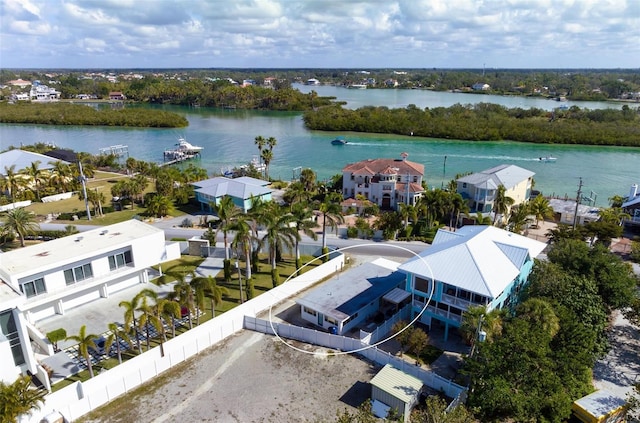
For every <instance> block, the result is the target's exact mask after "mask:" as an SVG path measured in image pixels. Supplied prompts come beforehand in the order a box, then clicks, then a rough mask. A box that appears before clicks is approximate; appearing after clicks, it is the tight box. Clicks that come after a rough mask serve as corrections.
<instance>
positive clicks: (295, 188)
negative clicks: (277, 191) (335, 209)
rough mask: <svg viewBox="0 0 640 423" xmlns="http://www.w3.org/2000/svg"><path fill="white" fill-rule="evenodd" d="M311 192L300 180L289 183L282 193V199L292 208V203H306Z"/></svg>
mask: <svg viewBox="0 0 640 423" xmlns="http://www.w3.org/2000/svg"><path fill="white" fill-rule="evenodd" d="M311 196H312V192H311V191H309V190H307V189H306V188H305V186H304V184H303V183H302V182H300V181H295V182H292V183H290V184H289V186H288V187H287V189H286V190H285V193H284V195H283V198H284V200H285V201H286V202H287V203H289V205H290V207H291V208H293V205H294V204H299V203H306V202H308V201H309V200H310V199H311Z"/></svg>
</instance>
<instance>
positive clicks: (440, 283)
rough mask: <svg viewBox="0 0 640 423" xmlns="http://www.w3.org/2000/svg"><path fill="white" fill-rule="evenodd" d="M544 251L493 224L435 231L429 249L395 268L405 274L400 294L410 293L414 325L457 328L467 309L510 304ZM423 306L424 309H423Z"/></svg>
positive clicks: (538, 243) (447, 330)
mask: <svg viewBox="0 0 640 423" xmlns="http://www.w3.org/2000/svg"><path fill="white" fill-rule="evenodd" d="M545 247H546V244H545V243H542V242H540V241H536V240H534V239H531V238H527V237H524V236H522V235H518V234H515V233H513V232H507V231H505V230H502V229H498V228H496V227H494V226H484V225H477V226H476V225H471V226H463V227H462V228H460V229H458V230H457V231H455V232H451V231H447V230H443V229H440V230H439V231H438V233H437V234H436V237H435V238H434V240H433V244H432V245H431V247H430V248H429V249H427V250H425V251H423V252H422V253H420V254H419V257H413V258H411V259H410V260H408V261H407V262H405V263H404V264H402V265H401V266H400V267H399V268H398V270H400V271H404V272H406V273H407V275H408V276H407V286H406V288H405V289H406V291H408V292H411V294H412V304H413V312H414V315H415V314H417V313H421V312H422V314H421V316H420V321H421V322H423V323H425V324H427V325H432V324H434V323H436V322H438V324H441V325H444V334H445V339H446V338H447V336H448V334H449V328H451V327H454V328H458V327H460V324H461V322H462V315H463V313H464V312H465V311H466V310H467V308H469V306H472V305H485V306H486V307H487V311H491V310H493V309H501V308H504V307H509V306H510V305H512V304H514V302H515V300H516V299H517V294H518V292H519V291H520V289H521V288H522V287H523V286H524V285H526V283H527V280H528V277H529V273H530V272H531V269H532V267H533V259H534V258H536V257H537V256H538V255H539V254H540V253H541V252H542V250H544V248H545ZM425 305H426V309H425Z"/></svg>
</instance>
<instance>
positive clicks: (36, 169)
mask: <svg viewBox="0 0 640 423" xmlns="http://www.w3.org/2000/svg"><path fill="white" fill-rule="evenodd" d="M23 172H24V174H25V175H28V176H29V178H31V181H32V182H33V186H34V189H35V194H36V199H37V200H40V184H41V183H42V182H43V181H44V171H43V170H42V169H40V161H39V160H36V161H35V162H31V164H30V165H29V166H28V167H27V168H26V169H24V170H23Z"/></svg>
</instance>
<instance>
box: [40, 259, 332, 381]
mask: <svg viewBox="0 0 640 423" xmlns="http://www.w3.org/2000/svg"><path fill="white" fill-rule="evenodd" d="M283 259H284V261H283V262H281V263H278V269H279V274H280V280H281V282H284V281H285V280H286V279H287V278H288V277H289V276H290V275H291V274H292V273H293V272H294V271H295V270H296V269H295V259H294V258H293V257H284V258H283ZM312 260H314V257H311V256H303V257H302V262H303V263H308V262H310V261H312ZM203 261H204V258H202V257H195V256H182V257H181V258H179V259H176V260H172V261H169V262H166V263H163V264H162V265H161V268H162V271H163V273H164V272H170V273H171V272H176V273H182V274H188V273H190V272H193V271H195V269H196V268H197V267H198V265H200V263H202V262H203ZM320 264H321V261H320V260H315V261H314V262H313V263H312V264H310V265H309V266H307V267H306V268H305V269H304V270H305V271H308V270H309V268H312V267H316V266H319V265H320ZM153 268H154V269H156V270H158V268H159V267H158V266H153ZM241 268H242V269H244V264H243V263H242V262H241ZM165 279H166V280H165V283H169V282H171V281H173V280H175V279H173V278H171V277H165ZM253 280H254V287H255V288H254V291H255V295H256V296H258V295H260V294H263V293H264V292H266V291H268V290H269V289H271V288H272V287H273V285H272V283H271V266H270V265H269V264H268V263H267V257H266V256H264V257H262V256H261V260H260V265H259V271H258V272H257V273H254V274H253ZM152 282H154V283H158V280H157V279H155V280H153V281H152ZM216 282H217V284H218V285H219V286H224V287H226V288H227V289H228V290H229V293H228V294H227V295H224V296H223V299H222V302H221V303H219V304H217V305H216V308H215V312H216V316H217V315H219V314H221V313H224V312H225V311H228V310H231V309H232V308H234V307H237V306H238V305H239V304H240V295H239V293H240V289H239V283H238V274H237V272H235V269H234V272H233V274H232V281H231V282H230V283H227V282H225V281H224V275H223V273H222V271H220V273H219V274H218V275H217V276H216ZM242 283H243V287H246V279H245V277H244V276H243V277H242ZM245 300H246V297H245ZM210 306H211V302H210V301H209V299H205V304H204V308H203V309H201V310H200V312H201V315H200V318H199V323H200V324H202V323H204V322H206V321H208V320H211V318H212V314H211V310H210ZM192 323H193V325H194V327H195V326H196V319H193V321H192ZM187 330H189V327H188V323H185V324H184V325H182V326H179V327H177V328H176V336H178V335H180V334H182V333H184V332H186V331H187ZM171 335H172V333H171V332H167V339H171V338H172V336H171ZM158 345H160V339H159V338H154V339H152V340H151V342H150V346H151V348H154V347H156V346H158ZM146 350H147V347H146V345H145V343H142V351H143V352H144V351H146ZM137 355H138V353H137V352H135V351H133V350H129V351H126V352H123V353H122V360H123V361H126V360H130V359H131V358H133V357H135V356H137ZM117 365H118V359H117V357H111V358H109V359H107V360H104V361H102V362H100V363H98V364H97V365H94V366H93V372H94V375H96V374H99V373H100V371H101V370H102V369H111V368H113V367H115V366H117ZM86 380H89V371H88V370H83V371H81V372H80V373H77V374H75V375H73V376H70V377H68V378H66V379H65V380H62V381H60V382H58V383H56V384H55V385H53V387H52V389H53V391H54V392H55V391H57V390H59V389H62V388H64V387H65V386H68V385H71V384H72V383H73V382H76V381H86Z"/></svg>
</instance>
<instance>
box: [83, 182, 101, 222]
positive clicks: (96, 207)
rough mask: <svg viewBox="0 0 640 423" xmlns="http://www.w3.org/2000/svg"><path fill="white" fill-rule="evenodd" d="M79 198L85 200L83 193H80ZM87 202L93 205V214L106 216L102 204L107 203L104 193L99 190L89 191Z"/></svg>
mask: <svg viewBox="0 0 640 423" xmlns="http://www.w3.org/2000/svg"><path fill="white" fill-rule="evenodd" d="M79 197H80V199H81V200H84V198H83V195H82V191H80V193H79ZM87 200H88V201H89V202H90V203H91V206H92V207H93V214H94V215H95V216H104V213H103V212H102V204H103V203H104V202H106V201H107V199H106V197H105V195H104V193H103V192H100V191H98V188H96V189H95V190H92V189H90V190H87Z"/></svg>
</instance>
